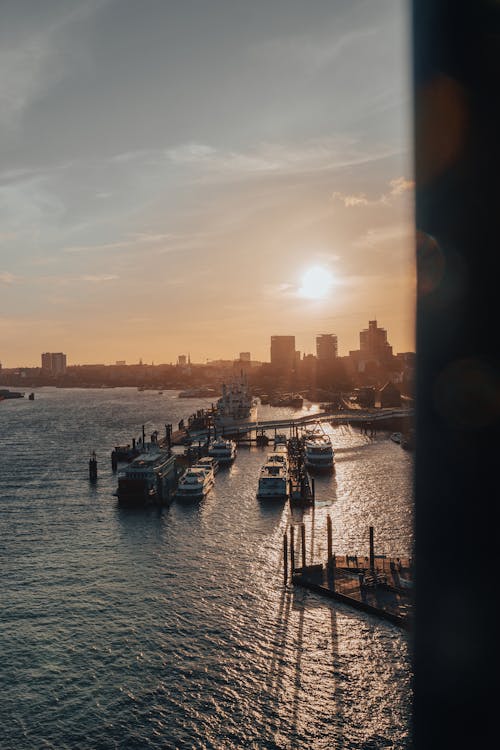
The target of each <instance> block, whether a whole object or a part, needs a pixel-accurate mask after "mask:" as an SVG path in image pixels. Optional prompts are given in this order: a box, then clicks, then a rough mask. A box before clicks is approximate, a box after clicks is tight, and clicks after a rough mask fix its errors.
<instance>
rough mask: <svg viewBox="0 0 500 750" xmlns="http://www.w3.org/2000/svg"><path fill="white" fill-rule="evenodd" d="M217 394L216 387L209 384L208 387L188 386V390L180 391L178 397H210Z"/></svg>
mask: <svg viewBox="0 0 500 750" xmlns="http://www.w3.org/2000/svg"><path fill="white" fill-rule="evenodd" d="M217 395H218V393H217V391H216V390H215V388H211V387H209V386H207V387H206V388H203V387H202V388H188V389H187V390H186V391H179V393H178V394H177V398H210V397H211V396H214V397H215V396H217Z"/></svg>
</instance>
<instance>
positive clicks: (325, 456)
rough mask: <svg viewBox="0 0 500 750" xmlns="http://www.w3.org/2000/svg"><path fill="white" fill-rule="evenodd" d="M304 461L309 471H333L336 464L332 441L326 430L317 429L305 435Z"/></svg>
mask: <svg viewBox="0 0 500 750" xmlns="http://www.w3.org/2000/svg"><path fill="white" fill-rule="evenodd" d="M303 447H304V463H305V467H306V469H307V470H309V471H331V470H332V469H333V465H334V460H335V457H334V451H333V446H332V441H331V440H330V437H329V436H328V435H327V434H326V432H319V431H315V432H313V433H309V434H306V435H305V436H304V437H303Z"/></svg>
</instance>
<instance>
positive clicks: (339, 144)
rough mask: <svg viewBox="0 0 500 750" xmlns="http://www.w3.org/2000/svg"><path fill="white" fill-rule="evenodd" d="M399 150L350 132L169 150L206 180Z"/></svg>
mask: <svg viewBox="0 0 500 750" xmlns="http://www.w3.org/2000/svg"><path fill="white" fill-rule="evenodd" d="M398 153H400V149H397V150H394V149H393V148H392V147H387V146H377V147H373V148H372V149H368V150H367V149H365V148H362V147H361V146H360V145H359V143H358V142H357V141H356V139H355V138H353V137H352V136H350V135H337V136H334V137H327V138H315V139H310V140H308V141H305V142H302V143H300V144H294V143H272V142H261V143H259V144H257V145H255V146H253V147H249V148H248V149H246V150H231V149H220V148H214V147H213V146H210V145H207V144H201V143H186V144H180V145H179V146H176V147H175V148H171V149H167V150H166V151H165V152H164V155H165V157H166V158H167V159H168V160H170V161H171V162H172V163H174V164H176V165H178V166H180V167H185V168H186V169H191V170H195V171H196V172H197V175H196V179H197V180H199V181H203V182H206V181H207V180H208V181H211V182H214V181H217V182H222V181H224V180H234V179H248V178H251V177H254V176H255V177H259V176H262V175H263V174H265V175H276V176H289V175H293V174H299V175H302V174H308V173H309V174H313V173H320V172H327V171H329V170H335V169H343V168H345V167H349V166H357V165H363V164H368V163H371V162H374V161H378V160H380V159H385V158H387V157H388V156H394V155H396V154H398Z"/></svg>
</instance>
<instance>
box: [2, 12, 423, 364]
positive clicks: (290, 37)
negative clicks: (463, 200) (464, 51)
mask: <svg viewBox="0 0 500 750" xmlns="http://www.w3.org/2000/svg"><path fill="white" fill-rule="evenodd" d="M408 23H409V5H408V2H407V1H406V0H325V1H323V0H309V1H308V2H307V3H305V2H303V1H301V2H298V1H297V0H255V1H254V2H251V3H249V2H247V1H245V0H227V1H226V0H210V1H208V0H183V2H175V1H174V0H141V2H136V1H135V0H75V1H74V2H73V1H72V0H43V2H40V1H39V0H2V2H1V4H0V71H1V73H0V362H1V363H2V365H3V366H4V367H15V366H39V365H40V353H41V352H44V351H63V352H65V353H66V354H67V358H68V364H78V363H80V364H81V363H97V362H99V363H101V362H104V363H107V364H108V363H114V362H115V361H116V360H126V361H127V363H135V362H138V361H139V359H142V360H143V361H144V362H154V363H155V364H159V363H166V362H175V361H176V360H177V356H178V355H179V354H187V353H189V354H190V356H191V360H192V361H194V362H206V361H207V360H208V359H217V358H234V357H236V356H238V353H239V352H240V351H250V352H251V354H252V358H253V359H256V360H262V361H268V360H269V346H270V336H271V335H279V334H284V335H295V337H296V347H297V349H298V350H300V351H301V352H303V353H314V351H315V336H316V335H317V334H319V333H335V334H337V336H338V343H339V354H341V355H346V354H348V353H349V350H351V349H357V348H359V332H360V331H361V330H362V329H363V328H366V327H367V326H368V320H372V319H377V320H378V323H379V325H380V326H382V327H384V328H385V329H386V330H387V332H388V340H389V343H391V344H392V346H393V349H394V351H395V352H398V351H399V352H403V351H413V350H414V348H415V344H414V338H415V337H414V307H415V269H414V250H413V244H414V242H413V236H414V229H413V199H414V196H413V166H412V152H411V141H412V134H411V127H412V126H411V100H410V50H409V34H408Z"/></svg>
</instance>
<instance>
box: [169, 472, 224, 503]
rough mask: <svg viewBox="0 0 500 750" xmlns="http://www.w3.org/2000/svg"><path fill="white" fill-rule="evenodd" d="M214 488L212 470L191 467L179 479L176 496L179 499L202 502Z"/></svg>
mask: <svg viewBox="0 0 500 750" xmlns="http://www.w3.org/2000/svg"><path fill="white" fill-rule="evenodd" d="M213 486H214V472H213V469H211V468H206V467H205V468H204V467H199V466H191V467H190V468H189V469H186V471H185V472H184V473H183V475H182V476H181V478H180V479H179V484H178V487H177V490H176V492H175V496H176V497H177V498H179V499H181V500H182V499H188V500H202V499H203V498H204V497H205V495H208V493H209V492H210V490H211V489H212V487H213Z"/></svg>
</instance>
